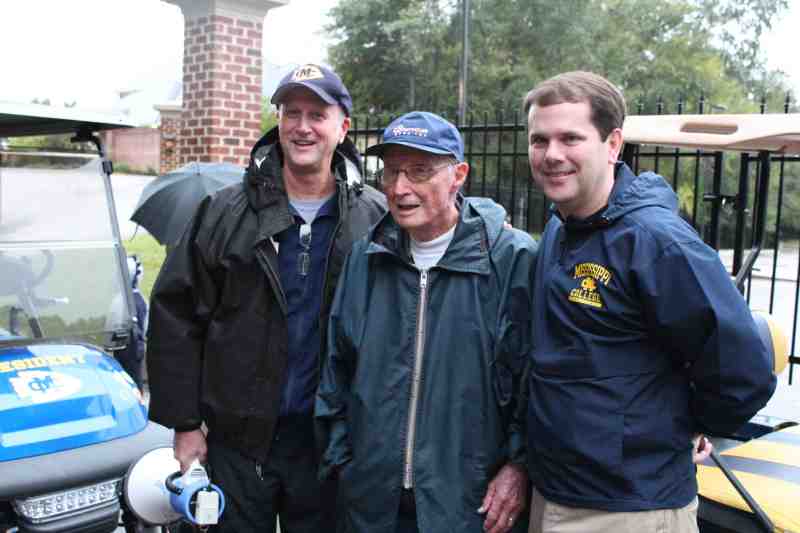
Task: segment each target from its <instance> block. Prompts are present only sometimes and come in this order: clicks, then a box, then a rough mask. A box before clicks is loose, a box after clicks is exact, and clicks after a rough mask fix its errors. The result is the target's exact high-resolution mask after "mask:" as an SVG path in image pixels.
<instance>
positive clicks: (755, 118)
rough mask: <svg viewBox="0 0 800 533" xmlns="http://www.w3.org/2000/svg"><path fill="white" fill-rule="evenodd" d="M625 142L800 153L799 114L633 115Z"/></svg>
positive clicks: (624, 129)
mask: <svg viewBox="0 0 800 533" xmlns="http://www.w3.org/2000/svg"><path fill="white" fill-rule="evenodd" d="M623 137H624V139H625V141H626V142H631V143H638V144H657V145H661V146H676V147H682V148H698V149H707V150H738V151H743V152H756V151H760V150H769V151H770V152H778V153H782V154H800V113H792V114H770V115H634V116H629V117H627V118H626V119H625V125H624V128H623Z"/></svg>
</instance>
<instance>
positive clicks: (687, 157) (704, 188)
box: [350, 95, 800, 383]
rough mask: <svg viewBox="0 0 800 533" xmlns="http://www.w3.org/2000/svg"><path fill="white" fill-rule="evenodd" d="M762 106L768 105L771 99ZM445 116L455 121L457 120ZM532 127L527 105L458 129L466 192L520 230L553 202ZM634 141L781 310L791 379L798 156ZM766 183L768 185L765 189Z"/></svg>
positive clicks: (358, 132)
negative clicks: (540, 176)
mask: <svg viewBox="0 0 800 533" xmlns="http://www.w3.org/2000/svg"><path fill="white" fill-rule="evenodd" d="M791 106H792V101H791V99H790V97H789V96H787V97H786V100H785V101H784V103H783V105H782V109H780V110H779V111H780V112H783V113H788V112H789V111H790V109H791ZM692 107H693V108H692V109H687V108H688V106H686V105H685V104H684V103H683V102H678V103H677V104H676V105H675V106H674V110H673V111H670V112H672V113H677V114H682V113H684V112H689V113H698V114H703V113H706V112H707V111H709V110H712V106H710V105H709V104H708V103H707V102H706V101H705V99H704V98H703V97H702V95H701V97H700V98H699V99H698V100H697V104H696V106H692ZM666 108H667V106H666V105H665V103H664V102H663V101H661V100H660V99H659V100H658V101H657V102H656V104H655V106H654V109H647V107H646V106H645V105H644V104H637V105H636V106H635V111H636V114H662V113H665V112H666ZM760 111H761V113H768V112H770V110H768V109H767V105H766V103H765V102H763V101H762V103H761V106H760ZM392 118H394V117H392V116H366V117H353V123H352V126H351V130H350V135H351V138H352V139H353V140H354V141H355V142H356V145H357V146H358V147H359V149H360V150H361V151H362V153H363V151H364V150H365V149H366V147H367V146H370V145H372V144H375V143H376V142H377V141H378V139H379V137H380V135H381V134H382V133H383V128H384V127H385V126H386V125H387V124H388V123H389V122H390V121H391V120H392ZM447 118H450V120H452V121H453V122H455V120H454V117H447ZM526 127H527V124H526V117H524V116H521V113H519V112H517V113H514V114H511V115H509V114H503V113H502V112H498V113H496V114H495V115H494V116H489V115H488V114H484V115H483V116H480V117H476V116H472V115H468V117H467V120H466V123H465V124H463V125H461V126H460V127H459V130H460V131H461V134H462V136H463V138H464V143H465V156H466V159H467V161H468V162H469V164H470V175H469V178H468V180H467V182H466V184H465V193H466V194H467V195H470V196H486V197H490V198H493V199H494V200H495V201H497V202H498V203H500V204H502V205H503V206H504V207H505V208H506V210H507V211H508V213H509V217H510V221H511V223H512V224H513V225H514V226H515V227H518V228H524V229H525V230H527V231H528V232H530V233H532V234H533V235H538V234H540V233H541V232H542V229H543V227H544V224H545V222H546V220H547V217H548V206H549V203H548V202H547V200H546V199H545V198H544V195H543V194H542V193H541V191H540V190H539V189H538V188H536V187H535V185H534V184H533V182H532V180H531V177H530V168H529V166H528V151H527V139H526ZM633 148H634V149H633V150H629V151H628V157H629V159H630V161H629V163H630V164H631V166H632V167H633V169H634V171H636V172H641V171H644V170H652V171H655V172H657V173H659V174H661V175H662V176H664V178H665V179H667V181H668V182H670V183H671V184H672V186H673V188H674V189H675V191H676V192H677V194H678V198H679V204H680V211H681V215H682V216H683V217H684V218H685V219H686V220H687V221H689V222H690V223H691V224H692V225H693V226H694V227H695V228H696V229H697V231H698V232H699V234H700V235H702V236H703V238H704V240H705V241H706V242H707V243H708V244H709V245H710V246H712V247H714V248H715V249H718V250H720V255H721V257H722V259H723V262H724V263H725V264H726V266H727V267H728V268H729V269H730V271H731V273H732V274H733V275H737V274H740V275H741V277H742V279H741V280H740V281H741V283H742V286H743V288H744V291H745V297H746V298H747V301H748V303H749V304H750V306H751V307H752V308H753V309H757V310H760V311H765V312H769V313H771V314H773V316H775V317H776V319H777V320H778V321H779V323H780V324H781V325H782V327H783V328H784V330H785V331H786V332H787V334H788V335H789V340H790V346H789V350H790V354H791V359H790V361H791V363H792V366H791V368H790V370H789V383H791V382H792V378H793V371H794V365H795V364H800V357H797V355H796V354H797V353H798V345H797V343H798V341H800V335H799V334H798V333H799V332H798V311H799V307H800V260H798V257H800V157H797V156H783V155H780V154H775V155H772V156H771V157H770V158H769V159H768V160H765V159H764V157H763V154H751V153H732V152H726V153H723V152H708V151H702V150H685V149H675V148H666V147H659V146H636V147H633ZM379 166H380V162H379V161H378V160H377V158H374V157H366V158H364V168H363V172H364V175H365V176H366V177H367V181H368V182H369V183H371V184H373V185H377V186H380V184H376V183H375V170H377V169H378V168H379ZM765 174H766V176H764V175H765ZM764 178H765V179H764ZM765 180H766V184H767V185H766V186H762V187H759V186H757V184H762V185H763V183H764V182H765ZM764 200H766V201H764ZM759 216H761V217H766V221H767V224H766V226H765V229H764V231H760V227H759V224H757V221H758V217H759ZM754 246H756V247H759V246H760V247H761V253H760V255H759V259H758V260H757V261H755V263H754V264H753V265H750V264H748V261H749V259H751V258H752V254H748V251H749V250H750V249H751V248H753V247H754ZM751 266H752V269H750V267H751ZM745 271H748V272H749V274H748V275H747V276H744V275H743V274H744V272H745Z"/></svg>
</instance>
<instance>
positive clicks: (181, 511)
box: [123, 447, 225, 527]
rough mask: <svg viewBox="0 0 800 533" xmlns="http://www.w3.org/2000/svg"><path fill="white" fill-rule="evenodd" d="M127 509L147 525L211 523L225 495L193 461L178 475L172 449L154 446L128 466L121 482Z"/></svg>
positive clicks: (213, 522) (215, 520)
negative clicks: (181, 522) (181, 521)
mask: <svg viewBox="0 0 800 533" xmlns="http://www.w3.org/2000/svg"><path fill="white" fill-rule="evenodd" d="M123 494H124V496H125V503H126V504H127V505H128V508H129V509H130V510H131V512H132V513H133V514H134V515H135V516H136V518H138V519H139V520H141V521H142V522H144V523H145V524H148V525H151V526H161V525H168V524H173V523H175V522H178V521H180V520H185V521H188V522H190V523H191V524H194V525H196V526H201V527H204V526H209V525H214V524H216V523H217V522H218V521H219V517H220V516H222V512H223V511H224V510H225V495H224V494H223V493H222V490H220V488H219V487H218V486H216V485H214V484H212V483H211V481H210V480H209V478H208V474H207V473H206V470H205V468H203V467H202V466H201V465H200V463H199V462H198V461H194V462H193V463H192V464H191V466H189V468H188V469H187V470H186V472H185V473H184V474H183V475H181V471H180V463H179V462H178V460H177V459H175V457H174V454H173V451H172V448H169V447H163V448H156V449H154V450H151V451H149V452H147V453H146V454H144V455H143V456H142V457H141V458H140V459H139V460H138V461H136V462H135V463H133V464H132V465H131V467H130V468H129V469H128V473H127V475H126V476H125V483H124V485H123Z"/></svg>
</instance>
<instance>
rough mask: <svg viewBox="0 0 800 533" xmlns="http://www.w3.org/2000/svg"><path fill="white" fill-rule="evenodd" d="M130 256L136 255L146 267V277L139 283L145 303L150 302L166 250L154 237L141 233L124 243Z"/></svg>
mask: <svg viewBox="0 0 800 533" xmlns="http://www.w3.org/2000/svg"><path fill="white" fill-rule="evenodd" d="M122 244H123V246H125V251H126V252H127V253H128V255H132V254H136V255H137V256H139V260H140V261H141V262H142V266H143V267H144V275H143V276H142V279H141V280H140V281H139V289H140V290H141V291H142V294H143V295H144V299H145V301H147V302H149V301H150V291H152V290H153V284H154V283H155V281H156V276H158V272H159V270H161V264H162V263H163V262H164V257H166V252H167V250H166V248H165V247H164V246H162V245H161V244H159V242H158V241H157V240H155V239H154V238H153V237H152V235H150V234H148V233H140V234H139V235H137V236H135V237H134V238H132V239H128V240H127V241H123V242H122Z"/></svg>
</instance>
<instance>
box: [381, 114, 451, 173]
mask: <svg viewBox="0 0 800 533" xmlns="http://www.w3.org/2000/svg"><path fill="white" fill-rule="evenodd" d="M382 140H383V142H381V143H379V144H376V145H374V146H370V147H369V148H367V151H366V154H367V155H377V156H379V157H383V152H384V151H385V150H386V149H387V148H389V147H390V146H393V145H400V146H407V147H409V148H413V149H415V150H422V151H423V152H429V153H432V154H438V155H452V156H453V157H455V158H456V160H458V161H459V162H461V161H464V141H463V140H462V139H461V133H459V131H458V129H456V127H455V126H453V125H452V124H451V123H450V122H448V121H447V120H445V119H443V118H442V117H440V116H439V115H435V114H433V113H427V112H425V111H412V112H411V113H406V114H405V115H403V116H402V117H400V118H397V119H395V120H393V121H392V123H391V124H389V125H388V126H386V129H385V130H383V139H382Z"/></svg>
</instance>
